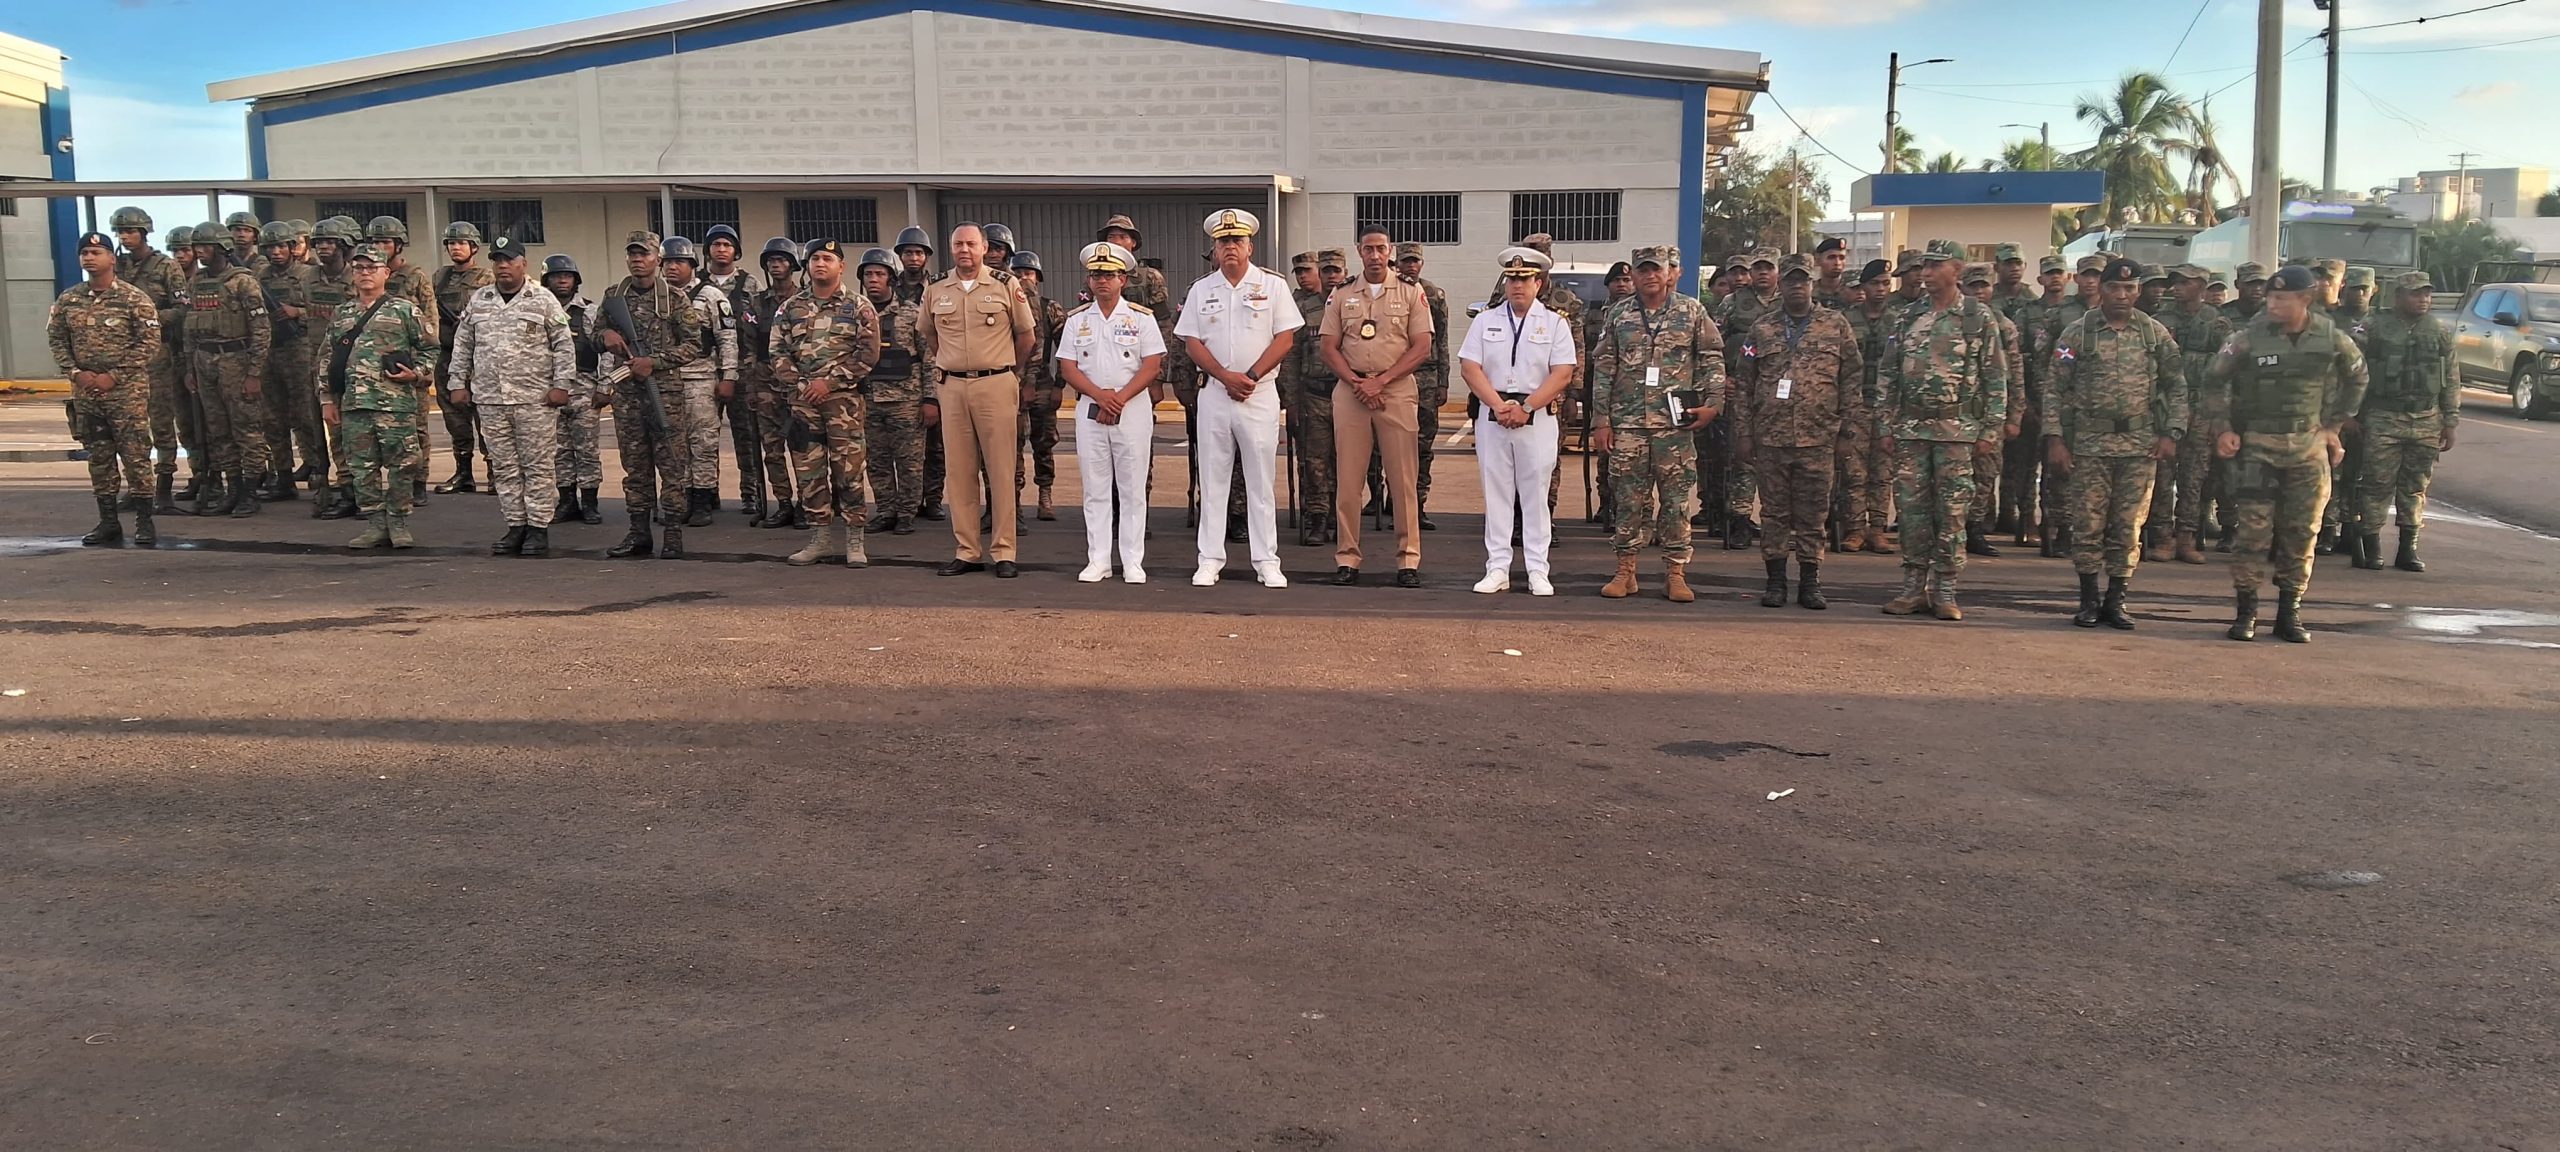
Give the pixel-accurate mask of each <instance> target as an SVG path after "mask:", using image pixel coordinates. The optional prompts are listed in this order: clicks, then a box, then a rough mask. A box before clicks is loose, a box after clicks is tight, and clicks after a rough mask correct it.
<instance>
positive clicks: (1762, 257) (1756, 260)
mask: <svg viewBox="0 0 2560 1152" xmlns="http://www.w3.org/2000/svg"><path fill="white" fill-rule="evenodd" d="M1763 264H1766V265H1768V266H1770V267H1772V268H1775V267H1777V266H1778V250H1777V249H1775V248H1754V249H1752V250H1751V266H1752V267H1754V268H1757V267H1759V266H1761V265H1763Z"/></svg>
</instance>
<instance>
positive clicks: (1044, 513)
mask: <svg viewBox="0 0 2560 1152" xmlns="http://www.w3.org/2000/svg"><path fill="white" fill-rule="evenodd" d="M1040 518H1041V519H1043V520H1055V519H1057V518H1058V505H1057V502H1056V501H1053V500H1051V499H1050V498H1049V490H1048V489H1047V488H1042V489H1041V490H1040Z"/></svg>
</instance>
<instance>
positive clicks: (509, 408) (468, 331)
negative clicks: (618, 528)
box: [445, 236, 583, 559]
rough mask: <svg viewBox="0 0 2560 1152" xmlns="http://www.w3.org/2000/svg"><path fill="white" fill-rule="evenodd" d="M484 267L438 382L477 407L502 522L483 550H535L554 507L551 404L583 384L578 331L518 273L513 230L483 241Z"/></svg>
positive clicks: (545, 542)
mask: <svg viewBox="0 0 2560 1152" xmlns="http://www.w3.org/2000/svg"><path fill="white" fill-rule="evenodd" d="M489 272H490V281H489V283H488V285H486V286H485V287H482V288H481V289H479V290H478V291H476V292H473V293H472V294H471V299H470V300H469V301H467V302H465V303H464V304H463V306H462V318H461V322H460V323H458V324H456V325H455V326H454V334H453V345H452V348H451V351H450V353H449V355H450V361H449V362H450V363H451V365H452V371H453V375H452V376H451V377H449V378H447V379H446V380H445V390H446V395H447V396H448V397H449V398H450V400H451V402H452V403H455V404H459V405H461V406H463V407H466V408H470V409H474V410H475V411H476V415H475V416H474V418H473V425H472V426H473V428H474V430H475V431H476V432H477V433H478V435H479V436H480V437H481V438H482V439H484V440H485V441H486V442H487V444H488V449H489V471H490V474H491V475H493V476H494V477H496V480H495V484H494V487H495V489H496V491H497V494H498V509H499V512H500V514H501V515H503V516H504V517H505V519H506V523H507V531H506V535H505V536H503V537H501V538H500V539H499V540H498V542H497V543H495V544H492V545H490V546H489V554H490V555H492V556H530V557H534V558H536V559H540V558H542V557H545V556H549V555H550V554H551V518H552V517H553V516H554V515H556V514H557V513H558V512H559V508H560V502H559V500H558V492H557V488H558V473H557V467H558V464H559V453H560V418H559V416H558V414H557V413H558V410H559V409H561V408H565V407H567V406H568V404H569V393H570V392H572V391H574V390H577V389H578V388H581V387H583V385H581V384H579V382H578V351H577V338H576V337H575V336H573V335H571V334H570V331H569V312H568V310H567V309H565V308H563V307H561V306H560V300H559V298H558V297H556V296H553V295H552V294H551V293H550V292H548V291H545V290H544V289H541V288H537V287H534V286H533V285H531V284H529V283H527V282H526V279H525V252H524V245H523V244H522V243H521V242H519V241H518V240H517V239H516V238H515V237H513V236H500V237H498V239H497V242H496V243H494V244H491V245H490V246H489Z"/></svg>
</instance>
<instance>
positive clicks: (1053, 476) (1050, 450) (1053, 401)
mask: <svg viewBox="0 0 2560 1152" xmlns="http://www.w3.org/2000/svg"><path fill="white" fill-rule="evenodd" d="M1058 400H1059V392H1058V386H1056V385H1053V384H1043V385H1040V386H1039V387H1036V388H1034V389H1032V392H1031V402H1030V403H1028V404H1024V405H1023V406H1022V435H1021V436H1020V437H1019V439H1020V440H1021V441H1022V446H1021V448H1020V449H1019V450H1020V451H1025V452H1029V453H1030V454H1031V466H1030V467H1029V468H1026V469H1023V470H1021V471H1018V472H1015V473H1014V474H1013V486H1014V487H1016V488H1020V487H1022V484H1023V482H1024V481H1025V480H1028V481H1030V482H1031V483H1032V484H1033V485H1035V486H1037V487H1038V488H1040V489H1041V490H1042V491H1044V492H1045V491H1047V490H1049V489H1051V488H1054V487H1056V486H1057V484H1058Z"/></svg>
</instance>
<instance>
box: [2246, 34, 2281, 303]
mask: <svg viewBox="0 0 2560 1152" xmlns="http://www.w3.org/2000/svg"><path fill="white" fill-rule="evenodd" d="M2257 81H2258V84H2257V90H2258V107H2257V116H2256V124H2255V125H2254V131H2252V132H2251V133H2250V136H2251V137H2252V139H2251V140H2250V142H2249V143H2250V151H2251V153H2252V155H2251V156H2250V160H2249V180H2250V184H2249V259H2250V261H2251V262H2253V263H2257V264H2261V265H2264V266H2266V267H2268V268H2274V267H2275V266H2276V264H2277V263H2278V253H2277V243H2276V241H2277V235H2278V231H2279V230H2280V229H2282V228H2283V227H2284V176H2283V174H2282V172H2281V171H2280V169H2279V165H2278V160H2277V155H2278V154H2277V151H2276V145H2277V136H2278V134H2279V131H2280V129H2281V128H2282V126H2283V123H2284V2H2283V0H2258V75H2257Z"/></svg>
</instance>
